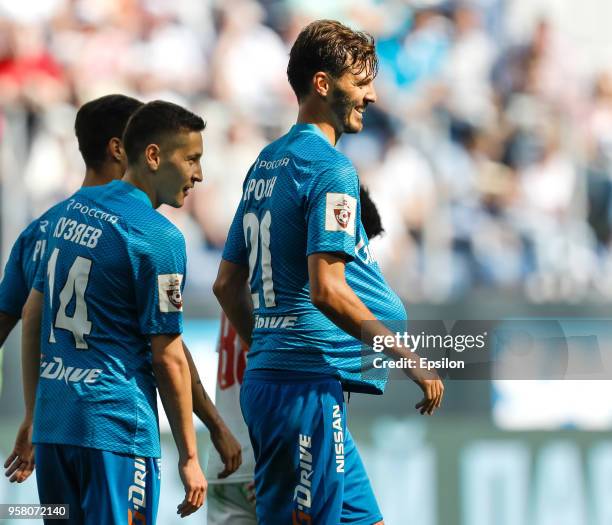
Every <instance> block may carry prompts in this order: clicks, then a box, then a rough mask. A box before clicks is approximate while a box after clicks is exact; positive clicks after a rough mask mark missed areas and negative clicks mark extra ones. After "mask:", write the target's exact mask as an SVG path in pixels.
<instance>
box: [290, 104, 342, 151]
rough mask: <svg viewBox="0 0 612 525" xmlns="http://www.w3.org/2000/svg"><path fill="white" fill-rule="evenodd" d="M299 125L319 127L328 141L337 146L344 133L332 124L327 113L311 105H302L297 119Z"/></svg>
mask: <svg viewBox="0 0 612 525" xmlns="http://www.w3.org/2000/svg"><path fill="white" fill-rule="evenodd" d="M297 123H298V124H314V125H315V126H318V127H319V129H320V130H321V131H322V132H323V134H324V135H325V136H326V137H327V139H328V140H329V141H330V142H331V143H332V145H333V146H335V145H336V144H337V143H338V140H339V139H340V135H342V132H340V131H338V130H337V129H336V128H335V127H334V126H333V124H332V123H331V121H330V119H329V116H328V115H327V114H325V112H323V111H321V110H320V109H317V108H315V107H313V105H310V104H303V105H300V110H299V112H298V117H297Z"/></svg>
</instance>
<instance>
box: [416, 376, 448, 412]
mask: <svg viewBox="0 0 612 525" xmlns="http://www.w3.org/2000/svg"><path fill="white" fill-rule="evenodd" d="M410 372H411V374H410V375H411V377H412V379H413V381H414V382H415V383H416V384H417V385H419V387H420V388H421V390H422V391H423V394H424V397H423V399H421V401H419V402H418V403H417V404H416V405H414V408H416V409H417V410H418V411H419V412H420V413H421V415H424V414H428V415H430V416H431V415H432V414H433V412H434V410H435V409H436V408H439V407H440V404H441V403H442V398H443V397H444V384H443V383H442V380H441V379H440V377H439V376H438V374H437V373H436V372H435V371H432V370H424V369H421V368H414V369H410Z"/></svg>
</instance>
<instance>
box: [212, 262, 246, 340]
mask: <svg viewBox="0 0 612 525" xmlns="http://www.w3.org/2000/svg"><path fill="white" fill-rule="evenodd" d="M248 279H249V268H248V266H243V265H241V264H236V263H233V262H230V261H227V260H225V259H222V260H221V264H220V265H219V272H218V274H217V279H216V280H215V284H214V285H213V293H214V294H215V295H216V296H217V299H218V301H219V304H220V305H221V308H223V311H224V312H225V315H227V318H228V319H229V321H230V323H231V324H232V326H233V327H234V328H235V329H236V332H238V335H239V336H240V337H241V339H242V340H243V341H244V342H245V343H246V344H248V345H250V344H251V335H252V332H253V300H252V299H251V289H250V287H249V283H248Z"/></svg>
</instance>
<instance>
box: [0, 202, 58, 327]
mask: <svg viewBox="0 0 612 525" xmlns="http://www.w3.org/2000/svg"><path fill="white" fill-rule="evenodd" d="M53 213H54V208H51V209H49V210H47V211H46V212H45V213H44V214H43V215H41V216H40V217H39V218H38V219H36V220H35V221H33V222H32V223H31V224H30V225H29V226H28V227H27V228H26V229H25V230H23V232H21V235H19V237H18V238H17V240H16V241H15V244H13V248H12V249H11V253H10V255H9V258H8V261H7V263H6V267H5V268H4V275H3V277H2V282H1V283H0V312H4V313H7V314H10V315H14V316H15V317H21V310H22V309H23V305H24V304H25V302H26V299H27V298H28V294H29V293H30V290H31V289H32V285H33V284H34V278H35V277H36V272H37V271H38V267H39V265H40V262H41V260H42V258H43V256H44V253H45V246H46V243H47V233H48V232H49V230H50V229H51V228H53V221H52V217H53Z"/></svg>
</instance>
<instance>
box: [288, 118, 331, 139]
mask: <svg viewBox="0 0 612 525" xmlns="http://www.w3.org/2000/svg"><path fill="white" fill-rule="evenodd" d="M292 130H294V131H295V132H296V133H299V132H300V131H309V132H311V133H314V134H315V135H319V137H321V138H322V139H324V140H325V141H326V142H329V139H328V138H327V135H325V133H323V131H321V128H320V127H319V126H317V125H316V124H310V123H299V124H294V125H293V128H292Z"/></svg>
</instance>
